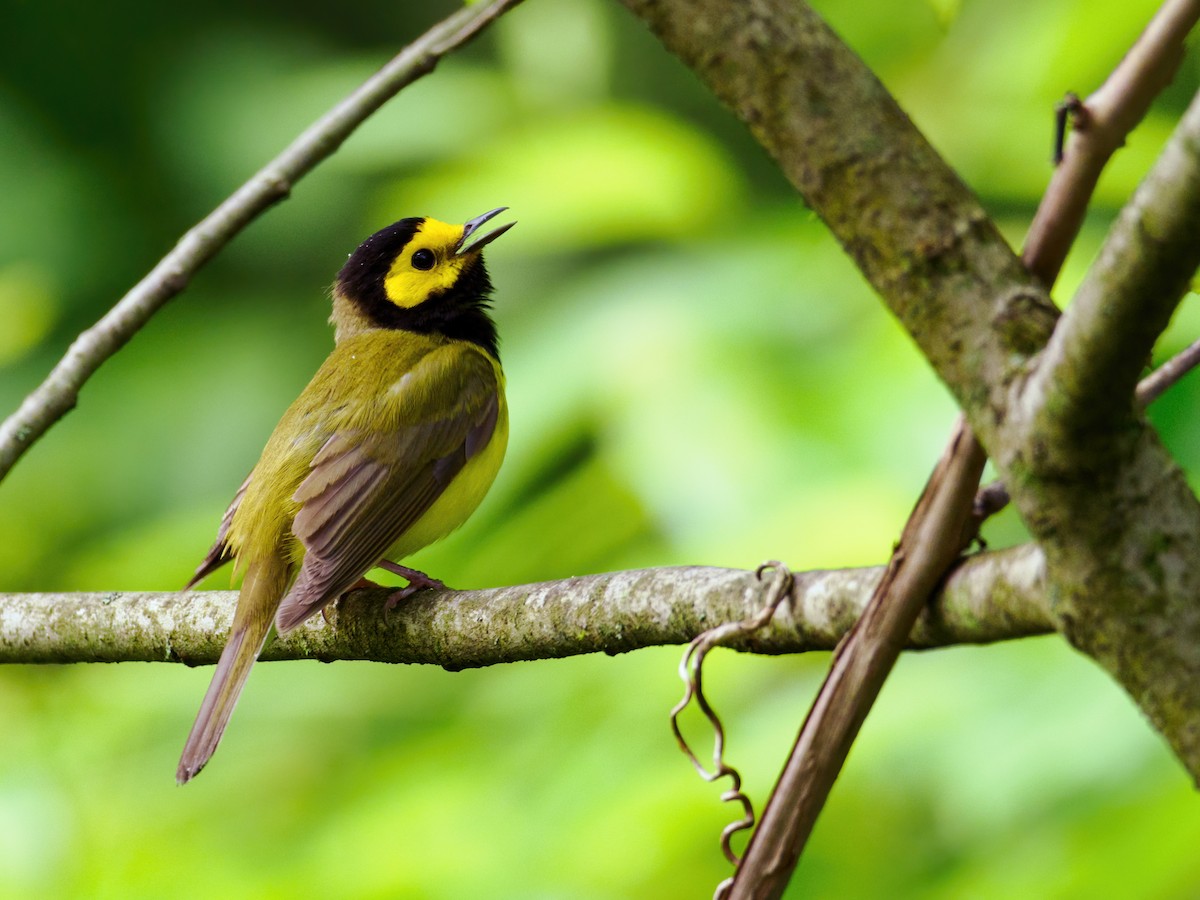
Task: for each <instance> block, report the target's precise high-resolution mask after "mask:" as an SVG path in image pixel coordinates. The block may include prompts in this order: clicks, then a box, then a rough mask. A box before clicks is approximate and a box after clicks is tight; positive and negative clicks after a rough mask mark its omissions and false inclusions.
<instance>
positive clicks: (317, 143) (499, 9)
mask: <svg viewBox="0 0 1200 900" xmlns="http://www.w3.org/2000/svg"><path fill="white" fill-rule="evenodd" d="M520 2H521V0H479V2H478V3H475V4H474V5H471V6H467V7H465V8H463V9H461V10H459V11H458V12H456V13H454V14H453V15H451V16H449V17H448V18H446V19H445V20H443V21H442V22H440V23H438V24H437V25H435V26H434V27H433V28H431V29H429V31H427V32H425V34H423V35H422V36H421V37H419V38H418V39H417V40H415V41H413V42H412V43H411V44H409V45H408V46H407V47H405V48H404V50H402V51H401V52H400V54H399V55H398V56H396V57H395V58H394V59H392V60H391V62H389V63H388V64H387V65H385V66H384V67H383V68H382V69H380V70H379V71H378V72H376V73H375V74H374V75H372V76H371V77H370V78H369V79H367V81H365V82H363V84H362V85H360V86H359V87H358V88H357V89H356V90H355V91H354V92H353V93H352V94H350V95H349V96H348V97H346V99H344V100H342V101H341V102H340V103H339V104H338V105H337V106H335V107H334V108H333V109H331V110H330V111H329V112H328V113H326V114H325V115H324V116H322V117H321V118H320V119H318V120H317V121H316V122H315V123H313V125H311V126H310V127H309V128H308V129H307V130H306V131H305V132H304V133H303V134H301V135H300V136H299V137H298V138H296V140H295V141H293V142H292V144H291V145H290V146H289V147H288V148H287V149H286V150H284V151H283V152H282V153H280V154H279V156H277V157H275V159H273V160H271V161H270V162H269V163H267V165H265V166H264V167H263V168H262V169H260V170H259V171H258V172H257V173H256V174H255V175H254V177H253V178H251V179H250V180H249V181H247V182H246V183H245V184H243V185H242V186H241V187H240V188H238V189H237V191H235V192H234V193H233V195H232V196H230V197H229V198H228V199H226V200H225V201H224V202H223V203H222V204H221V205H220V206H218V207H217V208H216V209H215V210H213V211H212V212H211V213H209V215H208V216H207V217H205V218H204V219H203V220H202V221H201V222H200V223H199V224H197V225H196V226H194V227H193V228H192V229H191V230H190V231H188V232H187V234H185V235H184V236H183V237H182V238H181V239H180V240H179V243H178V244H176V245H175V248H174V249H173V250H171V252H170V253H168V254H167V255H166V256H164V257H163V258H162V260H160V261H159V263H158V264H157V265H156V266H155V267H154V268H153V269H152V270H151V271H150V273H149V274H148V275H146V277H145V278H143V279H142V280H141V281H139V282H138V283H137V284H136V285H135V286H134V287H133V289H132V290H130V291H129V293H127V294H126V295H125V296H124V297H122V298H121V300H120V301H119V302H118V303H117V304H116V306H114V307H113V308H112V309H111V310H109V311H108V312H107V313H106V314H105V315H104V316H103V318H101V319H100V321H99V322H97V323H96V324H95V325H93V326H92V327H91V328H89V329H88V330H87V331H85V332H83V333H82V334H81V335H79V337H78V338H76V339H75V341H74V343H72V344H71V347H70V349H69V350H68V351H67V353H66V355H65V356H64V357H63V358H62V360H60V361H59V363H58V364H57V365H56V366H55V367H54V370H53V371H52V372H51V373H50V374H49V375H48V376H47V377H46V380H45V381H43V382H42V384H41V385H39V386H38V387H37V389H36V390H34V391H33V393H31V394H30V395H29V396H28V397H26V398H25V400H24V401H23V402H22V403H21V406H20V407H19V408H18V409H17V411H16V412H14V413H13V414H12V415H11V416H9V417H8V419H6V420H5V421H4V423H3V424H2V425H0V480H3V479H4V477H5V475H7V474H8V472H9V471H10V470H11V469H12V467H13V466H14V465H15V464H16V462H17V460H18V459H20V458H21V456H22V455H23V454H24V453H25V451H26V450H28V449H29V447H30V446H31V445H32V444H33V443H34V441H36V440H37V439H38V438H40V437H41V436H42V435H43V434H45V433H46V431H47V430H48V429H49V428H50V427H51V426H52V425H53V424H54V423H55V422H57V421H58V420H59V419H61V418H62V417H63V416H64V415H66V414H67V413H68V412H70V411H71V409H73V408H74V407H75V404H76V401H77V400H78V397H79V390H80V388H82V387H83V384H84V382H86V381H87V380H88V378H90V377H91V376H92V374H93V373H94V372H95V371H96V370H97V369H98V368H99V367H100V366H101V364H102V363H104V361H105V360H107V359H108V358H109V357H110V356H112V355H113V354H114V353H116V352H117V351H118V350H120V349H121V347H123V346H124V345H125V344H126V343H127V342H128V341H129V339H130V338H132V337H133V335H134V334H136V333H137V331H138V330H139V329H140V328H141V327H142V326H143V325H145V324H146V322H147V321H149V319H150V317H151V316H153V315H154V313H156V312H157V311H158V310H159V309H161V308H162V306H163V305H164V304H165V303H166V302H167V301H168V300H170V299H171V298H172V297H174V296H175V295H176V294H178V293H179V292H180V291H182V290H183V289H184V287H186V286H187V283H188V280H189V279H190V278H191V277H192V275H194V274H195V273H196V272H197V271H198V270H199V269H200V268H201V267H202V266H203V265H204V264H205V263H207V262H208V261H209V260H210V259H212V258H213V257H214V256H216V255H217V253H218V252H219V251H220V250H221V248H222V247H224V246H225V245H226V244H227V243H228V242H229V241H230V240H231V239H232V238H233V237H234V235H236V234H237V233H238V232H240V231H241V230H242V229H243V228H245V227H246V226H247V225H249V224H250V223H251V222H252V221H254V219H256V218H258V216H259V215H260V214H261V213H262V212H264V211H266V210H267V209H268V208H269V207H271V206H273V205H274V204H275V203H278V202H279V201H280V200H282V199H284V198H285V197H287V195H288V194H289V193H290V192H291V190H292V186H293V185H295V183H296V182H297V181H299V180H300V179H301V178H302V177H304V175H306V174H307V173H308V172H310V171H311V170H312V169H313V168H315V167H316V166H317V165H318V164H319V163H320V162H321V161H323V160H324V159H326V158H327V157H329V156H330V155H332V154H333V152H334V151H335V150H337V149H338V147H340V146H341V144H342V142H343V141H344V140H345V139H346V138H347V137H349V136H350V134H351V133H352V132H353V131H354V129H356V128H357V127H358V126H359V125H361V124H362V123H363V122H364V121H366V119H367V118H368V117H370V116H371V114H372V113H374V112H375V111H376V110H377V109H379V107H381V106H382V105H383V104H384V103H386V102H387V101H388V100H390V99H391V98H392V97H393V96H395V95H396V94H397V93H398V92H399V91H400V90H401V89H402V88H404V87H405V86H407V85H409V84H411V83H412V82H414V81H416V80H417V79H418V78H420V77H422V76H423V75H427V74H428V73H429V72H432V71H433V69H434V67H435V66H436V65H437V63H438V61H439V60H440V59H441V58H442V57H443V56H445V55H446V54H447V53H449V52H450V51H452V50H455V49H457V48H458V47H461V46H462V45H463V44H465V43H467V42H468V41H470V40H471V39H472V38H474V37H475V36H476V35H477V34H479V32H480V31H482V30H483V29H484V28H486V27H487V26H488V25H489V24H491V22H493V21H494V20H495V19H497V18H498V17H499V16H501V15H503V14H504V13H505V12H507V11H508V10H510V9H512V8H513V7H514V6H516V5H517V4H518V3H520Z"/></svg>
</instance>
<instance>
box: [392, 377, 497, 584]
mask: <svg viewBox="0 0 1200 900" xmlns="http://www.w3.org/2000/svg"><path fill="white" fill-rule="evenodd" d="M507 447H508V405H507V404H506V403H505V402H504V393H503V391H501V394H500V410H499V412H498V414H497V416H496V429H495V431H493V432H492V439H491V440H490V441H488V445H487V446H486V447H484V448H483V450H482V451H480V452H479V453H478V454H476V455H475V456H474V457H472V458H471V459H469V460H468V461H467V464H466V465H465V466H463V468H462V469H461V470H460V471H459V473H458V474H457V475H456V476H454V479H453V480H452V481H451V482H450V484H449V485H448V486H447V487H446V490H444V491H443V492H442V495H441V496H440V497H438V498H437V500H435V501H434V503H433V505H432V506H431V507H429V509H428V510H426V511H425V514H424V515H423V516H421V517H420V518H419V519H417V521H416V522H414V523H413V525H412V527H411V528H409V529H408V530H407V531H406V532H404V534H403V535H402V536H401V537H400V540H398V541H396V543H394V544H392V546H391V548H390V549H389V550H388V552H387V553H386V554H384V556H385V557H386V558H387V559H390V560H392V561H393V562H399V561H400V560H402V559H404V557H406V556H411V555H412V554H413V553H416V552H417V551H418V550H420V549H421V548H423V547H427V546H429V545H430V544H432V543H433V542H434V541H440V540H441V539H442V538H444V537H445V536H446V535H448V534H450V532H452V531H454V530H455V529H456V528H458V527H459V526H460V525H462V524H463V522H465V521H467V519H468V518H469V517H470V516H471V513H473V512H475V509H476V507H478V506H479V504H480V503H481V502H482V501H483V498H484V495H486V494H487V492H488V489H489V488H490V487H491V486H492V482H493V481H495V480H496V473H497V472H499V471H500V463H502V462H503V461H504V451H505V450H506V449H507Z"/></svg>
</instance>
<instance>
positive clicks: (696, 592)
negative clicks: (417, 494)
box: [0, 544, 1054, 669]
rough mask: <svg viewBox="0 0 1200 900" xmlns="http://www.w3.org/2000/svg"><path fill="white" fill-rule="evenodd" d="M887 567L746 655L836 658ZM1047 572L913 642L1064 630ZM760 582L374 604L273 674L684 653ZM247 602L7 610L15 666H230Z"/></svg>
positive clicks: (787, 616) (705, 572) (750, 610)
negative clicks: (1053, 613) (233, 628)
mask: <svg viewBox="0 0 1200 900" xmlns="http://www.w3.org/2000/svg"><path fill="white" fill-rule="evenodd" d="M882 573H883V569H882V567H873V568H865V569H844V570H835V571H812V572H804V573H800V574H798V575H796V583H795V586H794V588H793V590H792V595H791V600H790V602H789V603H785V604H784V605H783V607H781V609H780V611H779V613H778V615H776V617H775V619H774V621H773V622H772V623H771V624H770V626H768V627H767V628H765V629H763V630H762V631H761V632H757V633H756V634H754V635H753V636H752V637H750V638H748V639H746V640H745V641H743V642H741V643H739V644H738V645H737V647H738V648H739V649H742V650H747V651H752V652H755V653H770V654H778V653H799V652H804V651H809V650H829V649H832V648H833V647H834V646H835V645H836V644H837V642H838V641H839V640H840V639H841V637H842V636H843V635H844V634H845V633H846V632H847V631H848V630H849V629H850V627H851V626H852V625H853V624H854V622H855V621H856V620H857V618H858V616H859V614H860V613H861V612H862V608H863V606H864V604H865V603H866V602H867V598H868V597H869V596H870V594H871V591H872V589H873V588H874V587H875V584H876V583H877V582H878V580H879V577H880V576H881V574H882ZM1044 586H1045V574H1044V561H1043V559H1042V555H1041V553H1040V551H1038V549H1037V548H1036V547H1035V546H1033V545H1032V544H1030V545H1026V546H1023V547H1016V548H1012V549H1009V550H1002V551H998V552H995V553H983V554H979V555H977V556H974V557H972V558H971V559H969V560H967V561H966V562H964V563H963V564H962V565H961V566H960V567H959V568H958V569H957V570H956V571H955V572H954V574H953V575H952V576H951V577H950V579H949V580H948V581H947V583H946V585H945V586H944V588H943V590H942V591H941V592H940V593H939V594H938V596H937V598H936V600H935V602H934V603H933V604H932V605H931V606H930V607H929V608H928V609H927V610H926V611H925V613H924V614H923V615H922V617H921V619H920V621H919V622H918V623H917V626H916V628H915V629H914V630H913V632H912V638H911V642H910V646H912V647H921V648H928V647H941V646H947V645H952V644H979V643H989V642H992V641H1000V640H1008V639H1010V638H1017V637H1024V636H1027V635H1033V634H1044V633H1046V632H1048V631H1051V630H1053V627H1054V625H1053V620H1052V619H1051V617H1050V614H1049V612H1048V607H1047V604H1046V597H1045V593H1044ZM764 591H765V587H764V585H763V584H762V583H761V582H759V581H758V580H756V579H755V577H754V573H753V572H744V571H742V570H740V569H717V568H710V567H703V566H694V567H683V568H665V569H643V570H637V571H631V572H613V573H608V574H604V575H587V576H581V577H578V578H569V579H566V580H564V581H555V582H546V583H543V584H531V585H519V586H516V587H504V588H491V589H489V590H481V591H437V592H435V591H424V592H422V593H420V594H417V595H416V596H414V597H412V598H411V599H410V600H408V601H406V602H405V603H404V604H403V605H402V606H401V607H399V608H398V609H396V610H394V611H393V612H391V613H386V612H385V611H384V600H386V599H387V595H388V593H389V591H388V590H387V589H386V588H385V589H380V590H365V591H358V592H356V593H354V594H351V595H350V596H349V597H347V598H346V599H345V600H344V601H342V602H341V603H339V604H337V605H336V606H335V607H334V608H333V611H332V613H331V614H330V617H329V621H328V622H326V621H324V620H323V619H322V618H321V617H320V616H317V617H314V618H313V619H311V620H309V621H308V622H307V623H305V624H304V625H303V626H301V627H300V628H298V629H297V630H296V631H295V632H293V633H291V634H289V635H287V636H286V637H283V638H280V639H278V640H277V641H276V642H275V643H274V644H272V645H271V646H270V647H268V648H267V650H266V651H265V652H264V654H263V657H262V658H263V659H264V660H268V659H272V660H280V659H318V660H323V661H326V662H328V661H331V660H335V659H362V660H374V661H376V662H389V663H431V664H434V665H439V666H445V667H446V668H451V669H462V668H471V667H475V666H488V665H494V664H496V663H502V662H514V661H516V660H526V659H546V658H557V657H565V656H574V655H577V654H580V653H598V652H603V653H624V652H626V651H629V650H636V649H639V648H641V647H649V646H655V645H659V644H684V643H687V642H688V641H690V640H691V639H692V638H693V637H695V636H696V635H697V634H699V633H700V632H702V631H704V630H705V629H706V628H709V627H711V626H713V625H715V624H718V623H720V622H734V621H740V620H741V619H744V618H747V617H748V616H750V615H753V614H754V613H756V612H757V611H758V609H759V607H760V606H761V605H762V602H763V597H764ZM236 602H237V594H236V592H234V591H204V592H199V593H191V594H184V593H109V594H0V663H71V662H133V661H140V662H183V663H186V664H188V665H203V664H208V663H214V662H216V660H217V657H219V656H220V653H221V647H222V645H223V643H224V640H225V634H226V632H227V631H228V628H229V623H230V621H231V620H232V618H233V608H234V605H235V604H236Z"/></svg>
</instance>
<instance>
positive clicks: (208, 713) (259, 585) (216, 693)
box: [175, 554, 288, 784]
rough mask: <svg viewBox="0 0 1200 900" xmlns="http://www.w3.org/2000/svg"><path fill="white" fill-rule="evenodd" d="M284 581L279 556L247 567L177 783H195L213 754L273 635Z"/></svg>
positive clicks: (282, 561)
mask: <svg viewBox="0 0 1200 900" xmlns="http://www.w3.org/2000/svg"><path fill="white" fill-rule="evenodd" d="M287 580H288V565H287V561H286V559H285V558H283V557H282V556H280V555H278V554H271V556H269V557H267V558H265V559H260V560H256V561H254V562H252V563H250V565H249V566H248V567H247V569H246V578H245V580H244V581H243V582H242V590H241V595H240V596H239V597H238V605H237V612H236V613H234V617H233V627H232V628H231V629H230V631H229V640H228V641H227V642H226V644H225V650H224V651H223V652H222V653H221V659H220V661H219V662H218V663H217V670H216V673H215V674H214V675H213V680H212V683H211V684H210V685H209V686H208V693H207V694H205V695H204V702H203V703H202V704H201V705H200V713H199V715H197V716H196V723H195V724H194V725H193V726H192V731H191V733H190V734H189V735H188V739H187V743H186V744H184V747H183V755H182V756H181V757H180V759H179V768H178V769H177V770H176V772H175V780H176V781H177V782H178V783H179V784H185V783H187V782H188V781H190V780H191V779H192V778H194V777H195V776H196V774H197V773H198V772H199V771H200V770H201V769H203V768H204V764H205V763H207V762H208V760H209V759H210V758H211V757H212V755H213V753H214V752H215V751H216V749H217V744H218V743H220V741H221V735H222V734H223V733H224V731H225V726H226V725H227V724H228V723H229V717H230V715H232V713H233V708H234V706H235V705H236V704H237V701H238V696H239V695H240V694H241V693H242V688H243V687H244V686H245V684H246V677H247V676H248V675H249V674H250V669H251V667H253V665H254V662H255V660H257V659H258V654H259V653H261V652H262V648H263V646H264V645H265V644H266V641H267V636H268V635H269V634H270V632H271V623H272V621H273V620H274V618H275V610H276V609H277V608H278V606H279V601H280V599H281V598H282V596H283V593H284V590H285V589H286V588H287Z"/></svg>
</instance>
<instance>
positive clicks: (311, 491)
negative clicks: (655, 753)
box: [176, 206, 516, 784]
mask: <svg viewBox="0 0 1200 900" xmlns="http://www.w3.org/2000/svg"><path fill="white" fill-rule="evenodd" d="M506 209H507V207H503V206H502V207H500V208H498V209H493V210H491V211H490V212H486V213H484V214H483V215H481V216H476V217H475V218H473V219H470V220H469V221H467V222H466V223H464V224H462V225H450V224H447V223H445V222H441V221H438V220H437V219H433V218H428V217H418V218H406V219H401V220H399V221H398V222H395V223H393V224H391V225H389V226H388V227H386V228H384V229H382V230H380V231H377V232H376V233H375V234H373V235H371V236H370V237H369V238H367V239H366V240H365V241H363V242H362V244H360V245H359V247H358V248H357V249H356V250H355V251H354V252H353V253H351V254H350V256H349V258H348V259H347V261H346V264H345V265H344V266H343V267H342V269H341V271H340V272H338V275H337V278H336V280H335V282H334V286H333V291H332V293H333V312H332V315H331V316H330V323H331V324H332V325H333V326H334V348H333V351H332V352H331V353H330V355H329V357H328V358H327V359H326V360H325V362H324V363H322V365H321V367H320V368H319V369H318V370H317V373H316V374H315V375H314V376H313V378H312V381H310V382H309V384H308V386H307V387H306V388H305V389H304V390H303V391H302V392H301V394H300V396H299V397H297V398H296V400H295V402H294V403H292V405H291V406H290V407H289V408H288V409H287V411H286V412H285V413H284V414H283V417H282V418H281V419H280V420H279V424H278V425H276V426H275V430H274V432H272V434H271V436H270V438H269V439H268V440H267V444H266V446H265V447H264V449H263V452H262V456H261V457H260V459H259V460H258V463H257V464H256V465H255V466H254V469H253V470H252V471H251V473H250V475H249V477H247V478H246V480H245V481H244V482H243V483H242V486H241V487H240V488H239V489H238V491H237V493H236V494H235V495H234V498H233V502H232V503H230V505H229V508H228V510H227V511H226V512H225V515H224V516H223V517H222V520H221V523H220V526H219V528H218V529H217V538H216V541H215V542H214V544H213V546H212V548H211V549H210V550H209V551H208V554H207V555H206V556H205V557H204V560H203V561H202V562H201V563H200V565H199V567H197V569H196V572H195V574H194V575H193V576H192V578H191V580H190V581H189V582H188V584H187V586H186V587H185V588H184V590H185V591H187V590H190V589H192V588H193V587H195V586H196V584H197V583H199V582H200V581H201V580H202V579H204V578H205V577H207V576H208V575H209V574H211V573H212V572H214V571H216V570H217V569H219V568H221V567H222V566H223V565H225V564H226V563H228V562H230V561H234V577H235V578H236V577H237V576H238V575H241V576H242V584H241V589H240V593H239V595H238V602H237V608H236V611H235V612H234V618H233V624H232V625H231V627H230V631H229V637H228V639H227V641H226V644H225V648H224V650H223V651H222V653H221V657H220V660H219V661H218V663H217V667H216V671H215V673H214V675H213V679H212V682H211V684H210V685H209V688H208V692H207V693H206V694H205V696H204V700H203V702H202V704H201V706H200V712H199V714H198V715H197V717H196V721H195V724H194V725H193V726H192V730H191V732H190V733H189V734H188V738H187V741H186V743H185V745H184V749H183V753H182V755H181V757H180V760H179V766H178V769H177V770H176V781H177V782H178V783H179V784H184V783H186V782H188V781H190V780H191V779H192V778H194V777H195V776H196V775H197V773H199V772H200V770H201V769H202V768H203V767H204V766H205V764H206V763H207V762H208V761H209V760H210V759H211V757H212V755H213V753H214V752H215V751H216V749H217V744H218V743H219V742H220V740H221V736H222V734H223V733H224V731H225V727H226V725H227V724H228V722H229V717H230V715H231V714H232V713H233V709H234V706H235V704H236V703H237V700H238V697H239V696H240V694H241V692H242V689H243V687H244V686H245V684H246V679H247V676H248V675H249V674H250V670H251V668H252V667H253V665H254V663H255V661H256V660H257V659H258V657H259V655H260V654H261V652H262V649H263V647H264V646H266V643H267V641H268V640H269V639H271V633H272V631H273V630H274V631H275V632H276V633H278V634H286V633H287V632H289V631H291V630H292V629H294V628H296V627H297V626H298V625H300V624H301V623H302V622H304V621H305V620H306V619H307V618H309V616H311V615H313V614H315V613H316V612H318V611H323V610H325V607H326V606H327V605H328V604H330V603H331V602H333V601H334V600H336V599H338V598H339V597H341V596H342V595H344V594H345V593H347V592H348V591H350V590H351V589H353V588H355V587H356V586H359V585H360V584H363V583H364V576H365V575H366V573H367V572H368V571H369V570H370V569H372V568H375V567H377V566H378V567H382V568H386V569H388V570H390V571H393V572H396V573H398V574H400V575H403V576H404V577H405V578H406V579H407V580H408V586H407V587H405V588H403V589H402V590H400V591H397V592H394V593H393V594H392V595H390V596H389V598H388V600H387V604H388V606H389V608H390V607H392V606H394V605H395V604H396V603H398V602H400V601H402V600H403V599H405V598H406V597H408V596H411V594H412V593H415V592H416V591H418V590H423V589H425V588H429V587H440V588H444V587H445V585H444V584H442V582H440V581H439V580H437V579H435V578H431V577H429V576H428V575H426V574H425V573H423V572H419V571H417V570H415V569H410V568H408V567H406V566H403V565H400V564H399V560H401V559H404V558H405V557H407V556H409V555H411V554H412V553H415V552H416V551H417V550H419V549H421V548H422V547H425V546H427V545H428V544H431V543H433V542H434V541H437V540H439V539H441V538H443V537H445V536H446V535H448V534H449V533H450V532H452V531H454V530H455V529H456V528H458V527H459V526H460V525H461V524H462V523H463V522H465V521H466V520H467V518H468V517H469V516H470V515H471V513H473V512H474V511H475V509H476V507H477V506H478V505H479V503H480V501H482V499H483V497H484V495H485V494H486V493H487V491H488V489H489V488H490V487H491V484H492V482H493V480H494V479H495V477H496V474H497V472H498V471H499V469H500V464H501V462H502V460H503V458H504V452H505V449H506V447H507V444H508V405H507V402H506V400H505V395H504V388H505V381H504V372H503V370H502V369H501V366H500V354H499V348H498V344H499V338H498V335H497V330H496V325H495V322H494V321H493V319H492V318H491V316H490V315H489V309H490V307H491V296H492V290H493V288H492V283H491V280H490V278H489V276H488V272H487V268H486V267H485V265H484V261H483V253H482V251H483V248H484V247H485V246H487V245H488V244H490V243H491V242H492V241H494V240H496V238H498V237H500V236H501V235H502V234H504V233H505V232H506V231H508V229H509V228H511V227H512V226H513V225H515V224H516V223H515V222H510V223H509V224H507V225H503V226H501V227H499V228H496V229H495V230H493V231H489V232H488V233H486V234H482V235H480V234H479V232H480V229H481V227H482V226H483V225H484V224H485V223H487V222H489V221H490V220H491V219H493V218H494V217H495V216H498V215H499V214H500V213H502V212H504V211H505V210H506ZM365 583H367V584H369V582H365Z"/></svg>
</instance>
